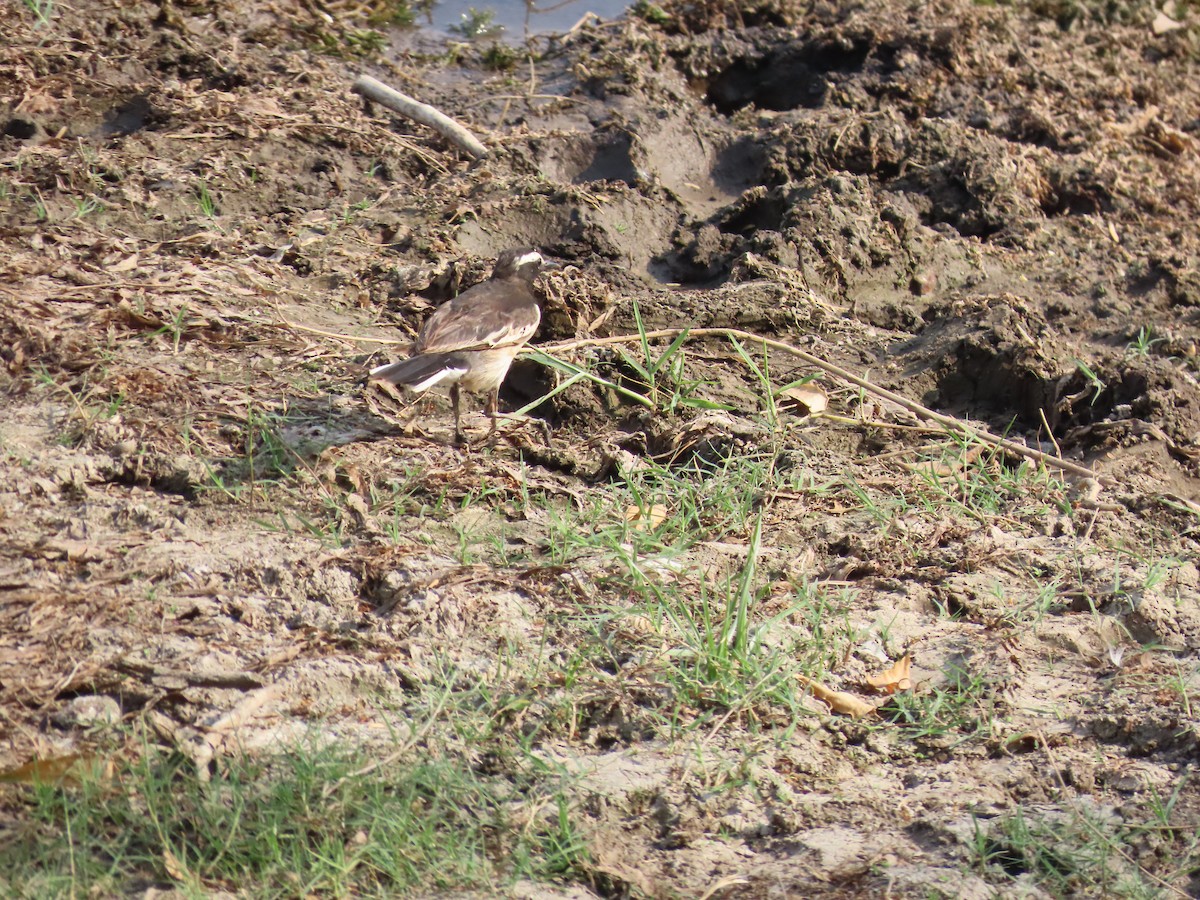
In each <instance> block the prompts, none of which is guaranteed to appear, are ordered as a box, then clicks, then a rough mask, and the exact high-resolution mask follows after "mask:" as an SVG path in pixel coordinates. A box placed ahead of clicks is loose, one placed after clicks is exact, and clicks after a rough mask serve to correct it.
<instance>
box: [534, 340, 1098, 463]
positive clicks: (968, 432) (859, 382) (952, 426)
mask: <svg viewBox="0 0 1200 900" xmlns="http://www.w3.org/2000/svg"><path fill="white" fill-rule="evenodd" d="M684 332H687V335H688V337H697V338H699V337H723V338H737V339H738V340H743V341H748V342H753V343H756V344H762V345H763V346H765V347H770V348H771V349H772V350H779V351H781V352H783V353H788V354H790V355H792V356H794V357H796V358H797V359H799V360H802V361H803V362H805V363H807V364H808V365H810V366H815V367H816V368H818V369H821V370H823V371H825V372H828V373H829V374H830V375H832V376H834V377H835V378H838V379H841V380H842V381H845V382H847V383H849V384H852V385H854V386H855V387H860V388H862V389H863V390H864V391H866V392H867V393H869V394H874V395H875V396H877V397H883V398H884V399H885V400H890V401H892V402H893V403H895V404H897V405H898V406H902V407H904V408H905V409H907V410H908V411H909V412H911V413H913V414H914V415H916V416H917V417H918V418H921V419H924V420H926V421H928V422H936V423H937V424H938V425H941V426H942V427H943V428H945V429H946V430H947V431H949V432H950V433H952V434H959V435H963V436H964V437H968V438H973V439H975V440H979V441H983V442H984V443H985V444H991V445H992V446H993V447H998V448H999V449H1001V450H1004V451H1005V452H1007V453H1011V454H1013V455H1014V456H1021V457H1024V458H1025V459H1031V460H1033V461H1035V462H1039V463H1042V464H1043V465H1045V466H1048V467H1049V468H1051V469H1058V470H1059V471H1060V472H1069V473H1071V474H1072V475H1077V476H1079V477H1080V478H1093V479H1095V480H1096V481H1099V482H1100V483H1101V484H1109V485H1111V484H1115V483H1116V480H1115V479H1114V478H1112V477H1111V476H1108V475H1100V474H1099V473H1097V472H1095V471H1093V470H1092V469H1089V468H1088V467H1087V466H1081V465H1079V464H1077V463H1073V462H1067V461H1066V460H1065V459H1059V458H1058V457H1055V456H1051V455H1050V454H1049V453H1043V452H1042V451H1041V450H1034V449H1033V448H1032V447H1026V446H1025V445H1024V444H1019V443H1017V442H1016V441H1010V440H1008V438H1002V437H1000V436H998V435H995V434H992V433H991V432H990V431H987V430H986V429H984V428H977V427H976V426H974V425H971V424H968V423H967V422H964V421H962V420H961V419H956V418H954V416H947V415H943V414H942V413H939V412H934V411H933V410H932V409H930V408H929V407H927V406H922V405H921V404H920V403H917V402H916V401H915V400H909V399H908V398H907V397H904V396H902V395H900V394H897V393H895V392H893V391H889V390H888V389H887V388H884V387H880V386H879V385H877V384H872V383H871V382H870V381H867V380H866V379H865V378H862V377H860V376H858V375H855V374H854V373H853V372H850V371H847V370H846V369H843V368H842V367H841V366H837V365H834V364H833V363H831V362H826V361H825V360H823V359H821V357H819V356H813V355H812V354H811V353H806V352H805V351H803V350H801V349H800V348H799V347H793V346H792V345H791V344H785V343H784V342H783V341H774V340H771V339H770V338H766V337H763V336H762V335H760V334H753V333H752V332H749V331H742V330H741V329H739V328H664V329H662V330H661V331H647V332H646V333H645V334H644V335H643V334H624V335H619V336H617V337H608V338H583V339H581V340H577V341H561V342H559V343H555V344H538V345H537V346H536V347H529V348H527V351H528V352H531V353H532V352H538V351H541V352H542V353H553V352H555V351H561V350H575V349H578V348H580V347H600V346H604V345H606V344H630V343H633V342H635V341H641V340H642V339H643V338H646V339H647V340H655V339H661V338H676V337H679V335H681V334H683V333H684Z"/></svg>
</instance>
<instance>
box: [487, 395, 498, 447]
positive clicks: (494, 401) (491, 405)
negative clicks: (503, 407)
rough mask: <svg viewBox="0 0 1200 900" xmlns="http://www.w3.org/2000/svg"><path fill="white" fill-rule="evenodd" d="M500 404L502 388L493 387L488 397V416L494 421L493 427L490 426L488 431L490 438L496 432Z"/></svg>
mask: <svg viewBox="0 0 1200 900" xmlns="http://www.w3.org/2000/svg"><path fill="white" fill-rule="evenodd" d="M499 405H500V388H498V387H496V388H492V390H491V391H489V392H488V398H487V417H488V420H489V421H490V422H491V423H492V424H491V427H489V428H488V433H487V436H488V439H489V440H490V439H491V438H492V436H493V435H494V434H495V433H496V409H497V407H499Z"/></svg>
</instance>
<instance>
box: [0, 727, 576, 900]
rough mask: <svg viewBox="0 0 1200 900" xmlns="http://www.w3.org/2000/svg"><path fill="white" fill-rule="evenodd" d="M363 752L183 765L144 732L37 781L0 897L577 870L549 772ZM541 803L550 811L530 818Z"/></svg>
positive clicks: (4, 851)
mask: <svg viewBox="0 0 1200 900" xmlns="http://www.w3.org/2000/svg"><path fill="white" fill-rule="evenodd" d="M399 756H400V758H390V759H389V764H388V765H387V766H373V765H372V764H373V763H377V762H378V756H373V755H369V754H367V753H365V752H363V751H361V750H352V749H348V748H346V747H342V746H336V745H330V744H321V743H318V742H317V740H315V739H314V740H312V741H309V742H307V743H304V744H301V745H297V746H294V747H291V748H288V749H285V750H283V751H282V752H280V753H277V754H274V755H271V756H264V757H249V756H235V757H222V758H220V759H218V760H217V761H216V762H215V763H214V764H213V765H211V766H210V767H209V768H207V769H205V770H204V772H203V774H201V773H200V772H198V771H197V770H196V768H195V765H194V764H193V763H192V762H191V761H190V760H187V759H185V758H184V757H182V756H181V755H179V754H177V753H170V752H167V751H166V750H163V749H160V748H158V747H156V746H152V745H150V744H148V743H143V744H142V745H141V746H140V747H137V748H135V749H134V751H133V753H132V756H131V758H127V759H117V760H115V761H112V762H110V763H107V764H98V765H97V766H95V767H94V770H92V771H86V770H85V771H82V772H81V773H80V776H79V777H78V778H77V779H75V780H74V781H73V783H71V784H65V783H64V784H50V783H37V784H34V785H32V786H29V787H27V788H24V789H22V791H23V793H21V794H20V795H19V797H17V798H16V799H17V802H19V803H20V804H21V805H22V806H23V807H24V811H25V813H26V815H25V816H24V817H23V819H22V822H21V823H20V824H19V825H18V826H16V827H15V828H14V829H10V830H9V831H8V833H7V834H6V835H5V839H4V840H3V841H2V842H0V885H3V884H7V885H8V887H9V891H6V892H5V895H6V896H9V897H29V898H35V897H54V896H120V895H125V894H128V893H131V892H135V891H140V890H143V889H144V887H145V885H147V884H157V885H167V886H173V887H175V888H176V889H177V890H179V891H181V892H182V893H184V894H186V895H189V896H200V895H207V894H209V893H211V892H213V891H236V892H237V894H238V896H243V897H264V898H265V897H283V896H286V897H303V896H314V895H320V896H343V897H344V896H395V895H397V894H398V893H408V892H412V891H421V892H424V891H435V890H436V891H446V890H460V889H467V888H479V889H487V888H491V887H492V886H494V885H496V884H504V883H507V882H510V881H513V880H516V879H518V878H532V879H551V878H562V877H564V876H565V877H570V876H571V875H572V874H574V873H577V872H578V870H579V867H580V865H581V864H582V863H583V861H584V860H586V858H587V845H586V841H585V839H584V836H583V833H582V832H581V831H580V829H579V828H578V826H577V824H576V822H575V817H574V812H573V805H572V803H571V801H570V799H569V798H568V797H567V795H566V794H565V793H563V791H564V786H563V782H562V780H561V777H560V776H558V775H557V773H554V772H551V771H547V770H545V769H544V767H538V766H534V765H524V766H517V767H515V769H514V771H510V772H507V773H505V775H504V776H502V777H501V776H493V777H488V776H486V775H483V774H481V773H480V772H479V771H478V770H477V769H476V768H475V767H473V766H472V765H471V764H470V763H469V761H468V760H467V759H465V758H463V757H462V756H461V755H458V754H455V753H452V752H444V751H443V752H437V753H424V752H421V753H418V752H409V753H403V752H402V753H400V754H399ZM542 808H549V809H552V810H553V812H552V814H551V815H549V816H541V815H538V814H537V810H538V809H542Z"/></svg>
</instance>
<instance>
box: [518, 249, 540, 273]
mask: <svg viewBox="0 0 1200 900" xmlns="http://www.w3.org/2000/svg"><path fill="white" fill-rule="evenodd" d="M540 262H545V260H544V259H542V254H540V253H538V252H537V251H536V250H531V251H530V252H528V253H526V254H523V255H522V256H518V257H517V261H516V262H515V263H514V265H515V266H516V267H517V268H518V269H519V268H521V266H524V265H527V264H528V263H540Z"/></svg>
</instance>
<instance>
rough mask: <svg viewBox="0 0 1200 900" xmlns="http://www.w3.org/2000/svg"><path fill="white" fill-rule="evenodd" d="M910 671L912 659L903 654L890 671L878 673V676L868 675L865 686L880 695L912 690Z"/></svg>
mask: <svg viewBox="0 0 1200 900" xmlns="http://www.w3.org/2000/svg"><path fill="white" fill-rule="evenodd" d="M911 670H912V657H910V656H909V655H908V654H907V653H905V654H904V655H903V656H902V657H900V658H899V659H898V660H896V662H895V663H893V664H892V667H891V668H890V669H887V670H886V671H883V672H880V673H879V674H878V675H870V676H868V677H867V679H866V681H867V684H869V685H870V686H871V687H873V688H875V690H877V691H879V692H880V693H882V694H894V693H896V692H897V691H908V690H912V679H911V678H910V677H909V673H910V671H911Z"/></svg>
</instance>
